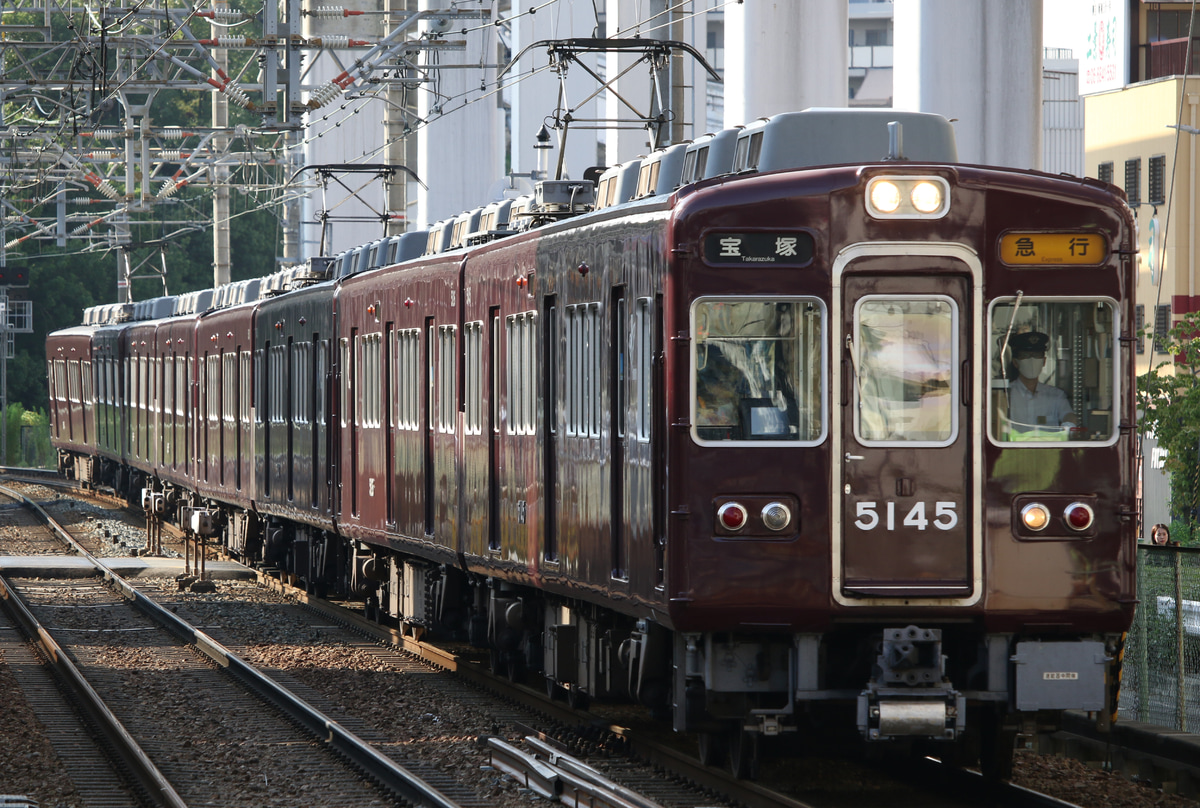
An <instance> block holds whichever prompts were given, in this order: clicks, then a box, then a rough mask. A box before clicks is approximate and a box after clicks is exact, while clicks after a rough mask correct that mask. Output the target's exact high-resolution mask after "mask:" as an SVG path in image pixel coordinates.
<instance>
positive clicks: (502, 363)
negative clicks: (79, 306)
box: [47, 110, 1140, 776]
mask: <svg viewBox="0 0 1200 808" xmlns="http://www.w3.org/2000/svg"><path fill="white" fill-rule="evenodd" d="M1135 271H1136V241H1135V235H1134V220H1133V218H1132V215H1131V213H1130V210H1129V208H1128V207H1127V205H1126V203H1125V201H1124V197H1123V194H1122V193H1121V192H1120V191H1119V190H1118V189H1116V188H1114V187H1112V186H1110V185H1107V184H1105V183H1101V182H1098V181H1095V180H1091V179H1078V178H1073V177H1065V176H1050V175H1047V174H1042V173H1039V172H1033V171H1023V170H1014V169H1005V168H994V167H983V166H973V165H964V164H961V163H958V162H957V156H956V153H955V147H954V139H953V130H952V127H951V125H950V123H949V122H947V121H946V120H945V119H943V118H940V117H938V116H935V115H929V114H920V113H902V112H896V111H893V110H806V111H804V112H800V113H789V114H784V115H778V116H775V117H773V118H769V119H763V120H760V121H758V122H756V123H754V124H751V125H748V126H745V127H738V128H735V129H731V130H726V131H723V132H721V133H717V134H714V135H707V136H705V137H703V138H700V139H698V140H697V141H695V142H693V143H690V144H679V145H677V146H673V147H670V148H668V149H664V150H661V151H658V152H654V153H652V154H651V155H649V156H648V157H646V158H643V159H641V160H637V161H633V162H631V163H626V164H622V165H620V166H616V167H613V168H610V169H608V170H606V171H604V172H603V173H602V174H600V176H599V177H598V181H596V182H593V180H592V179H588V180H583V181H569V180H559V181H547V182H544V183H541V184H540V185H539V186H538V187H537V192H536V194H535V195H532V196H530V197H523V198H520V199H516V200H504V201H501V202H495V203H492V204H490V205H488V206H487V207H485V208H481V209H479V210H476V211H471V212H469V213H465V214H463V215H462V216H460V217H457V218H456V219H454V220H449V221H447V222H442V223H438V224H437V225H435V226H434V227H432V228H430V229H429V230H428V231H422V232H418V233H407V234H405V235H404V236H401V237H393V238H388V239H381V240H380V241H379V242H376V243H373V244H371V245H367V246H365V247H363V248H360V249H358V250H354V251H351V252H348V253H346V254H343V255H341V256H337V257H336V258H322V259H312V260H311V261H310V262H309V263H308V264H307V265H306V266H304V267H300V268H293V269H290V270H285V271H283V272H280V273H276V274H275V275H272V276H270V277H268V278H263V279H258V280H254V281H247V282H242V283H239V284H232V285H230V286H229V287H223V288H222V289H218V290H215V291H213V290H210V291H206V292H202V293H193V294H191V295H182V296H179V297H176V298H161V299H157V300H154V301H146V302H144V303H139V304H136V305H115V306H106V307H99V308H97V309H93V310H89V311H88V312H87V313H86V317H85V324H84V325H83V326H79V327H73V328H70V329H66V330H63V331H59V332H56V333H54V334H52V335H50V337H49V338H48V340H47V358H48V361H49V378H50V394H51V396H50V397H51V407H52V416H53V436H54V441H55V445H56V446H57V447H58V449H59V453H60V465H61V467H62V469H63V471H64V472H65V473H67V474H69V475H72V476H75V477H78V478H80V479H83V480H85V481H88V482H90V483H93V484H96V485H105V486H111V487H113V488H115V489H116V490H118V491H120V492H123V493H124V494H126V495H127V496H129V497H130V498H131V499H138V498H140V499H141V500H142V501H143V502H144V503H145V504H146V505H147V506H148V507H152V508H154V509H155V511H156V512H159V513H162V514H163V515H164V516H165V517H166V518H170V519H173V520H176V521H178V522H180V523H181V524H183V525H184V526H186V527H188V528H189V529H193V530H197V531H198V532H200V533H202V534H206V535H209V536H211V537H212V538H211V540H212V541H213V542H215V543H219V544H220V545H222V546H223V547H224V548H225V549H226V550H227V551H228V552H230V553H232V554H234V555H235V556H239V557H242V558H244V559H245V560H246V561H247V562H251V563H255V564H261V565H268V566H274V567H278V568H281V569H284V570H286V571H288V572H289V573H292V574H294V575H295V576H296V578H297V579H298V580H300V581H302V582H303V583H304V584H305V585H306V586H308V587H309V588H311V589H312V590H314V591H319V592H326V591H328V592H337V593H341V594H343V595H351V596H354V597H357V598H360V599H363V600H364V601H365V603H366V608H367V611H368V613H369V614H371V615H373V616H375V617H376V618H377V619H379V620H382V621H390V622H393V623H395V624H398V625H399V626H401V627H403V629H404V630H405V631H407V632H411V633H413V634H418V635H419V634H421V633H424V632H434V633H439V634H444V635H460V636H461V637H462V638H464V639H468V640H470V641H471V642H473V643H476V644H478V645H480V646H485V647H487V648H489V649H491V652H492V654H491V659H492V661H493V664H494V665H495V667H497V668H498V669H501V670H504V671H506V672H507V673H508V674H510V675H512V676H514V677H525V676H537V677H539V678H544V679H545V681H546V683H547V686H548V687H549V688H550V689H551V690H552V691H558V692H563V691H565V693H566V695H567V697H568V698H569V699H570V700H572V701H573V702H575V703H584V702H586V701H587V700H588V699H593V698H597V699H613V698H628V699H632V700H636V701H639V702H641V703H644V704H646V705H649V706H651V707H653V708H655V709H656V710H657V711H658V712H659V713H661V714H662V715H663V716H664V717H666V716H669V718H670V720H671V721H672V722H673V725H674V727H675V728H676V729H677V730H680V731H687V732H694V733H697V734H698V737H699V742H700V743H699V747H700V751H701V755H702V757H703V758H704V759H705V760H707V761H709V762H713V763H717V762H719V761H721V760H724V759H728V761H729V764H730V765H731V766H732V768H733V770H734V772H735V773H737V774H739V775H743V776H752V775H753V773H754V769H755V767H756V765H757V761H758V759H759V756H760V754H761V753H762V750H763V749H764V747H766V746H767V745H768V744H769V743H770V741H769V740H767V741H764V739H770V738H771V737H772V736H776V735H780V734H783V733H793V732H801V733H809V734H812V733H813V732H814V730H813V727H814V726H817V725H819V727H820V729H819V730H816V732H819V733H820V734H821V736H822V737H825V736H834V735H837V734H838V733H839V731H844V733H845V734H846V735H848V736H851V737H853V738H855V739H858V740H859V741H861V742H862V743H864V744H866V745H868V746H872V745H873V746H875V748H884V747H889V746H899V747H903V748H906V749H911V748H917V749H921V750H927V751H932V752H933V753H934V754H941V755H943V756H950V757H953V758H954V759H956V760H960V761H975V760H979V761H981V763H982V765H983V766H984V768H985V769H986V770H987V771H988V772H989V773H992V774H995V775H1000V776H1003V775H1004V774H1005V773H1006V772H1007V771H1008V768H1009V767H1010V766H1011V758H1012V749H1013V744H1014V738H1015V737H1016V736H1017V735H1018V734H1022V733H1025V734H1028V733H1031V732H1036V731H1039V730H1044V729H1045V728H1046V727H1047V726H1053V724H1054V723H1055V720H1056V718H1057V716H1058V715H1059V714H1060V713H1061V711H1063V710H1086V711H1090V712H1092V713H1094V714H1095V715H1096V716H1097V719H1098V720H1100V721H1107V720H1110V717H1111V716H1112V715H1113V713H1114V712H1115V704H1116V696H1117V682H1118V680H1119V672H1120V662H1119V660H1120V655H1121V650H1122V643H1123V637H1124V632H1125V631H1126V630H1127V629H1128V628H1129V625H1130V621H1131V618H1132V614H1133V609H1134V604H1135V598H1136V593H1135V557H1134V545H1135V535H1136V528H1137V520H1138V517H1139V505H1140V503H1139V501H1138V499H1137V495H1136V488H1135V454H1136V450H1135V434H1134V430H1133V426H1134V420H1135V412H1134V382H1133V379H1134V347H1135V344H1134V341H1135V338H1136V334H1135V327H1134V313H1133V312H1134V301H1133V293H1134V289H1135Z"/></svg>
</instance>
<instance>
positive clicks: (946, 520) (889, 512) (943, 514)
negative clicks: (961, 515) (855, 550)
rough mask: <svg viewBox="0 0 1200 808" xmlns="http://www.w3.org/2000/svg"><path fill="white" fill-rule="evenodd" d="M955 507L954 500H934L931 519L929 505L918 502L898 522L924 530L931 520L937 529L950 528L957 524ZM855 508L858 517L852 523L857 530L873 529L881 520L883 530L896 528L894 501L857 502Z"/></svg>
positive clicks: (956, 505)
mask: <svg viewBox="0 0 1200 808" xmlns="http://www.w3.org/2000/svg"><path fill="white" fill-rule="evenodd" d="M881 505H882V506H883V514H882V516H881V515H880V506H881ZM957 508H958V503H956V502H935V503H933V519H932V520H931V519H930V518H929V515H928V514H927V511H928V509H929V506H928V505H927V504H926V503H924V502H918V503H916V504H915V505H913V506H912V508H910V509H909V511H908V513H906V514H904V516H903V517H902V518H901V519H900V524H901V525H902V526H904V527H915V528H916V529H917V530H926V529H927V528H928V527H929V525H930V523H931V522H932V524H933V526H934V527H936V528H937V529H938V530H950V529H951V528H953V527H954V526H955V525H957V524H958V510H957ZM855 510H856V513H855V515H856V516H857V517H858V518H857V519H856V520H854V525H855V527H857V528H858V529H859V530H874V529H875V528H877V527H879V526H880V522H881V521H882V522H883V526H884V529H885V530H895V529H896V515H897V511H896V503H895V502H883V503H879V502H857V503H855Z"/></svg>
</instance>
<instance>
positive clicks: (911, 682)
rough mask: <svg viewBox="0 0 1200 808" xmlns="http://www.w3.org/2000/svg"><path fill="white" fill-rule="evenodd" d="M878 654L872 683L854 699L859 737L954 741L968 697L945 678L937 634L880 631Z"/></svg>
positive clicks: (963, 719)
mask: <svg viewBox="0 0 1200 808" xmlns="http://www.w3.org/2000/svg"><path fill="white" fill-rule="evenodd" d="M879 651H880V653H879V656H878V657H876V660H875V669H874V672H873V676H872V677H871V681H870V682H869V683H868V684H867V689H866V690H864V691H863V692H862V693H861V694H860V695H859V697H858V729H859V731H860V732H861V733H862V734H863V737H864V738H866V739H867V740H868V741H884V740H894V739H898V738H934V739H939V740H954V739H955V738H957V737H958V735H959V733H961V732H962V731H963V729H964V728H965V726H966V712H967V711H966V698H965V697H963V696H962V695H960V694H959V692H958V691H957V690H954V688H953V687H952V686H951V684H950V682H949V680H948V679H946V675H945V670H946V658H945V657H944V656H943V655H942V632H941V630H939V629H926V628H920V627H918V626H907V627H905V628H888V629H884V631H883V639H882V642H881V643H880V646H879Z"/></svg>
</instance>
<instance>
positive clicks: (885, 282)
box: [833, 247, 981, 605]
mask: <svg viewBox="0 0 1200 808" xmlns="http://www.w3.org/2000/svg"><path fill="white" fill-rule="evenodd" d="M866 249H868V250H871V252H877V251H878V248H877V247H875V248H866ZM894 249H895V248H894ZM897 251H899V250H897ZM868 254H869V253H868ZM971 258H972V259H973V256H971ZM976 266H977V262H976ZM842 290H843V300H842V304H841V312H842V314H841V335H840V343H841V345H840V348H841V351H840V354H841V357H842V361H841V363H840V367H839V368H838V369H837V370H836V371H835V372H839V376H840V385H839V386H840V390H839V392H840V397H841V402H840V403H841V407H840V408H839V409H840V418H838V419H837V422H835V430H836V431H835V432H834V433H833V434H834V436H835V439H836V440H840V446H839V445H837V444H835V457H834V469H835V478H834V479H835V481H837V480H838V477H837V475H836V471H837V470H838V469H839V468H840V471H841V475H840V476H841V480H840V483H839V484H838V485H837V486H836V487H835V491H834V497H835V499H840V502H838V503H835V513H838V512H840V527H841V530H840V537H839V536H837V535H835V540H834V570H833V573H834V582H835V591H834V596H835V597H836V598H837V599H838V600H839V601H841V602H843V603H845V604H847V605H853V604H856V603H857V604H863V603H864V602H868V601H871V600H874V599H878V598H905V599H908V600H909V601H910V602H911V601H912V600H913V599H917V600H924V599H938V600H939V601H940V600H941V599H947V598H948V599H953V600H956V601H958V602H963V601H968V600H971V599H973V598H974V597H978V595H979V586H978V581H979V579H980V575H981V571H980V566H981V552H980V548H981V543H980V539H979V531H978V529H977V524H976V518H977V514H976V509H975V508H974V507H973V506H972V502H973V500H974V499H975V496H976V495H977V494H978V486H979V484H980V482H979V479H978V477H977V474H976V472H975V470H974V465H975V464H974V463H973V458H974V457H975V455H976V454H977V453H978V451H979V446H978V445H977V440H978V438H977V437H976V436H975V433H977V432H978V431H979V430H978V429H976V424H974V422H973V418H972V414H971V413H972V409H971V400H972V398H973V397H976V398H977V397H978V389H977V387H976V386H975V382H974V381H973V379H972V376H971V368H972V367H974V368H976V369H977V368H978V367H979V364H978V362H977V361H976V359H975V351H976V350H977V348H976V346H974V341H975V339H976V338H977V337H978V335H979V328H980V325H979V323H980V320H979V316H980V315H979V313H978V311H977V309H978V306H979V303H978V301H976V300H974V298H975V297H977V295H973V288H972V275H971V273H970V271H969V268H968V267H967V266H966V265H964V263H963V261H961V260H958V259H957V258H954V257H950V256H947V255H908V254H891V255H886V256H882V255H881V256H879V257H863V258H861V259H860V260H858V261H856V262H854V263H851V264H849V266H848V267H846V268H845V274H843V275H842ZM835 303H836V301H835ZM835 355H837V354H835ZM835 390H838V388H836V387H835ZM838 505H840V507H837V506H838ZM835 524H836V522H835Z"/></svg>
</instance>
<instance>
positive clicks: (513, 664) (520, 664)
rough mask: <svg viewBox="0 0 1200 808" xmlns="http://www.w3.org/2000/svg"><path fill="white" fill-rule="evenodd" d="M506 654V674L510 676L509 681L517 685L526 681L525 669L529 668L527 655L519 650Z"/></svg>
mask: <svg viewBox="0 0 1200 808" xmlns="http://www.w3.org/2000/svg"><path fill="white" fill-rule="evenodd" d="M504 656H505V660H504V662H505V665H504V675H505V676H507V677H508V681H510V682H512V683H513V684H517V685H519V684H522V683H524V681H525V671H526V670H528V668H527V666H526V665H525V655H524V654H522V653H519V652H517V651H509V652H508V653H507V654H505V655H504Z"/></svg>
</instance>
